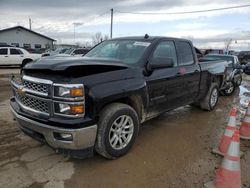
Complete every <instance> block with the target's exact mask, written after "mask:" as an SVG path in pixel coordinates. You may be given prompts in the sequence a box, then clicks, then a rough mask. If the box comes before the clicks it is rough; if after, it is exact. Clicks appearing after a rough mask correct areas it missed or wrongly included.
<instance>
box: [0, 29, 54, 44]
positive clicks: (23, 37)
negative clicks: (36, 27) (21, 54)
mask: <svg viewBox="0 0 250 188" xmlns="http://www.w3.org/2000/svg"><path fill="white" fill-rule="evenodd" d="M54 41H56V40H54V39H52V38H50V37H47V36H45V35H42V34H40V33H37V32H35V31H32V30H29V29H27V28H25V27H23V26H16V27H11V28H7V29H3V30H0V44H9V45H13V46H16V47H22V48H26V49H52V48H53V42H54Z"/></svg>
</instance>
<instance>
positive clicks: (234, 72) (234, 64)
mask: <svg viewBox="0 0 250 188" xmlns="http://www.w3.org/2000/svg"><path fill="white" fill-rule="evenodd" d="M218 60H223V62H225V61H227V62H228V64H227V74H226V81H227V85H228V86H227V87H226V89H224V90H222V93H223V94H224V95H227V96H228V95H231V94H232V93H233V92H234V90H235V88H236V87H238V86H239V85H240V84H241V82H242V73H243V70H242V67H241V66H240V62H239V60H238V57H237V56H234V55H212V54H210V55H206V56H204V57H202V58H201V59H200V62H203V61H205V62H207V61H218Z"/></svg>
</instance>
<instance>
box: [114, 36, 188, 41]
mask: <svg viewBox="0 0 250 188" xmlns="http://www.w3.org/2000/svg"><path fill="white" fill-rule="evenodd" d="M119 39H121V40H124V39H125V40H145V41H146V40H147V41H153V40H160V39H168V40H186V41H189V42H190V40H188V39H182V38H174V37H166V36H148V37H146V35H145V36H129V37H119V38H113V39H111V40H119Z"/></svg>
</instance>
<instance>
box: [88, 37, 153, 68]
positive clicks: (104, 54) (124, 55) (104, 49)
mask: <svg viewBox="0 0 250 188" xmlns="http://www.w3.org/2000/svg"><path fill="white" fill-rule="evenodd" d="M150 44H151V43H150V42H142V41H135V40H110V41H104V42H103V43H101V44H99V45H98V46H96V47H95V48H93V49H92V50H91V51H90V52H88V53H87V54H86V55H85V57H90V58H111V59H118V60H120V61H121V62H122V63H125V64H136V63H138V61H139V60H140V58H141V57H142V56H143V54H144V52H145V50H146V48H147V47H148V46H149V45H150Z"/></svg>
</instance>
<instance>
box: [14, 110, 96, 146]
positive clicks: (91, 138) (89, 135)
mask: <svg viewBox="0 0 250 188" xmlns="http://www.w3.org/2000/svg"><path fill="white" fill-rule="evenodd" d="M11 111H12V113H13V115H14V117H15V119H16V120H17V121H18V124H19V127H20V129H21V130H22V131H23V132H24V133H26V134H28V135H29V136H31V137H32V138H34V139H36V140H39V141H41V142H46V143H47V144H48V145H50V146H51V147H52V148H54V149H69V150H84V149H88V148H92V147H93V146H94V144H95V139H96V132H97V125H92V126H88V127H85V128H79V129H64V128H59V127H54V126H50V125H46V124H43V123H40V122H36V121H34V120H32V119H29V118H27V117H24V116H22V115H19V114H18V113H17V112H16V111H15V110H14V109H13V107H11ZM61 134H64V135H71V138H70V139H64V138H62V137H58V135H61Z"/></svg>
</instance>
